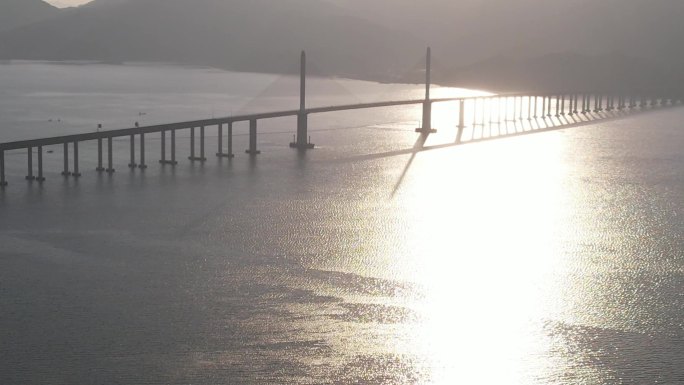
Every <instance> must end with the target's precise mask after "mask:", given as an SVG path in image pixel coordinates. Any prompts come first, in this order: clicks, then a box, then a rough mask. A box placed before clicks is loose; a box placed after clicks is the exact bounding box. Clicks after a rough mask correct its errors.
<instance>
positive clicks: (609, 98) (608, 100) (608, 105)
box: [606, 94, 615, 111]
mask: <svg viewBox="0 0 684 385" xmlns="http://www.w3.org/2000/svg"><path fill="white" fill-rule="evenodd" d="M614 101H615V99H614V98H613V94H608V95H606V111H613V103H614Z"/></svg>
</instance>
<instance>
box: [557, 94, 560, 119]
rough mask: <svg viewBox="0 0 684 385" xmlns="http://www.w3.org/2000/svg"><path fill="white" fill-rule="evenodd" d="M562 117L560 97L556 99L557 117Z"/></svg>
mask: <svg viewBox="0 0 684 385" xmlns="http://www.w3.org/2000/svg"><path fill="white" fill-rule="evenodd" d="M559 116H560V96H557V97H556V117H559Z"/></svg>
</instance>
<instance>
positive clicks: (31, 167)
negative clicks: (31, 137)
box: [26, 147, 36, 181]
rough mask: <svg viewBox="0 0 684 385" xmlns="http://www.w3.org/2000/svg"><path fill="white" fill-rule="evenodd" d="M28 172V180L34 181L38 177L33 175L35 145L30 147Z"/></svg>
mask: <svg viewBox="0 0 684 385" xmlns="http://www.w3.org/2000/svg"><path fill="white" fill-rule="evenodd" d="M27 156H28V158H27V159H28V173H27V174H26V180H28V181H33V180H36V177H34V176H33V147H29V148H28V153H27Z"/></svg>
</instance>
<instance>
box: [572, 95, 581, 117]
mask: <svg viewBox="0 0 684 385" xmlns="http://www.w3.org/2000/svg"><path fill="white" fill-rule="evenodd" d="M578 100H579V95H577V94H575V103H574V104H573V110H572V112H573V113H574V114H577V113H578V111H577V101H578Z"/></svg>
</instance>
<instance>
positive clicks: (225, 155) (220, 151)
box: [216, 122, 235, 159]
mask: <svg viewBox="0 0 684 385" xmlns="http://www.w3.org/2000/svg"><path fill="white" fill-rule="evenodd" d="M218 132H219V145H218V152H217V153H216V156H218V157H219V158H229V159H232V158H234V157H235V155H234V154H233V122H228V153H224V152H223V124H219V126H218Z"/></svg>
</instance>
